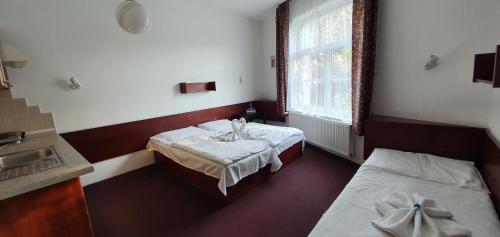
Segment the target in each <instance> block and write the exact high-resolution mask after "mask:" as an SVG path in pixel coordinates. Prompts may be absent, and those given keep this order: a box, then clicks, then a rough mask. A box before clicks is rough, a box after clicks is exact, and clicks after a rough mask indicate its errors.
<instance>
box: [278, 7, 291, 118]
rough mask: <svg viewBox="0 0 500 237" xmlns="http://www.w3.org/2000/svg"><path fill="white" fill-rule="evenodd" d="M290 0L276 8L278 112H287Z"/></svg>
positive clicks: (282, 113)
mask: <svg viewBox="0 0 500 237" xmlns="http://www.w3.org/2000/svg"><path fill="white" fill-rule="evenodd" d="M289 2H290V1H286V2H284V3H282V4H281V5H280V6H279V7H278V9H276V78H277V87H278V93H277V94H278V114H279V115H280V116H284V115H285V113H286V92H287V80H288V31H289V22H288V18H289V14H290V10H289Z"/></svg>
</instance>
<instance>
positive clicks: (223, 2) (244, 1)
mask: <svg viewBox="0 0 500 237" xmlns="http://www.w3.org/2000/svg"><path fill="white" fill-rule="evenodd" d="M198 1H199V2H204V3H205V4H207V5H210V6H212V7H214V8H218V9H221V10H224V11H227V12H230V13H233V14H236V15H240V16H243V17H246V18H251V19H255V20H259V19H261V18H262V17H263V16H265V15H267V14H268V13H269V12H270V11H271V10H273V9H275V8H276V7H277V6H278V5H279V4H280V3H282V2H284V1H285V0H198Z"/></svg>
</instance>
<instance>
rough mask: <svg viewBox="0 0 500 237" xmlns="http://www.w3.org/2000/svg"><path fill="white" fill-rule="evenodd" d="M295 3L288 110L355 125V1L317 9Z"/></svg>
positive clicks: (337, 0) (333, 0)
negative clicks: (352, 87)
mask: <svg viewBox="0 0 500 237" xmlns="http://www.w3.org/2000/svg"><path fill="white" fill-rule="evenodd" d="M296 2H297V3H293V4H292V6H291V10H290V12H291V14H290V38H289V45H290V46H289V57H288V58H289V72H288V93H287V95H288V99H287V101H288V106H287V107H288V110H289V111H290V112H296V113H302V114H306V115H311V116H317V117H326V118H331V119H338V120H341V121H343V122H346V123H350V122H351V61H352V57H351V54H352V49H351V44H352V36H351V34H352V1H345V0H330V1H323V3H322V4H319V5H318V6H315V7H312V8H311V7H310V4H303V3H300V1H296ZM302 2H305V1H302ZM309 2H310V1H309ZM300 5H308V7H309V9H307V8H308V7H305V8H304V7H303V6H300Z"/></svg>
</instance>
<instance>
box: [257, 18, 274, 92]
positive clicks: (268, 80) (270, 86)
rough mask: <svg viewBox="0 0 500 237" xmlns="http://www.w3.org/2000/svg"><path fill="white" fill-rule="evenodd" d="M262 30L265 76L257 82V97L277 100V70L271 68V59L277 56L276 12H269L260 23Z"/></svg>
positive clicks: (262, 64) (262, 61) (262, 66)
mask: <svg viewBox="0 0 500 237" xmlns="http://www.w3.org/2000/svg"><path fill="white" fill-rule="evenodd" d="M260 28H261V29H260V30H261V41H262V48H261V55H260V57H261V61H260V62H261V68H262V69H263V70H262V72H263V75H262V77H261V78H260V80H258V81H257V85H258V88H259V89H258V91H257V93H258V94H257V95H258V96H259V98H261V99H266V100H276V98H277V88H276V68H273V67H271V57H272V56H275V55H276V12H275V10H273V11H270V12H268V13H267V14H265V16H264V17H263V18H262V21H261V22H260Z"/></svg>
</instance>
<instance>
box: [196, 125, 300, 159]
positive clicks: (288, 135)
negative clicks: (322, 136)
mask: <svg viewBox="0 0 500 237" xmlns="http://www.w3.org/2000/svg"><path fill="white" fill-rule="evenodd" d="M198 127H199V128H202V129H206V130H209V131H215V132H222V133H224V132H230V131H232V130H233V128H232V126H231V121H229V120H216V121H211V122H207V123H203V124H199V125H198ZM246 127H247V128H256V129H262V130H263V131H265V132H266V133H268V136H269V137H271V139H270V140H272V141H273V142H272V143H273V144H271V146H272V148H273V149H274V150H275V152H276V153H277V154H281V153H282V152H283V151H285V150H287V149H288V148H290V147H292V146H293V145H295V144H296V143H298V142H300V141H302V149H304V146H305V139H306V137H305V136H304V132H302V131H301V130H299V129H297V128H292V127H280V126H273V125H268V124H261V123H253V122H252V123H247V126H246Z"/></svg>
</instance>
